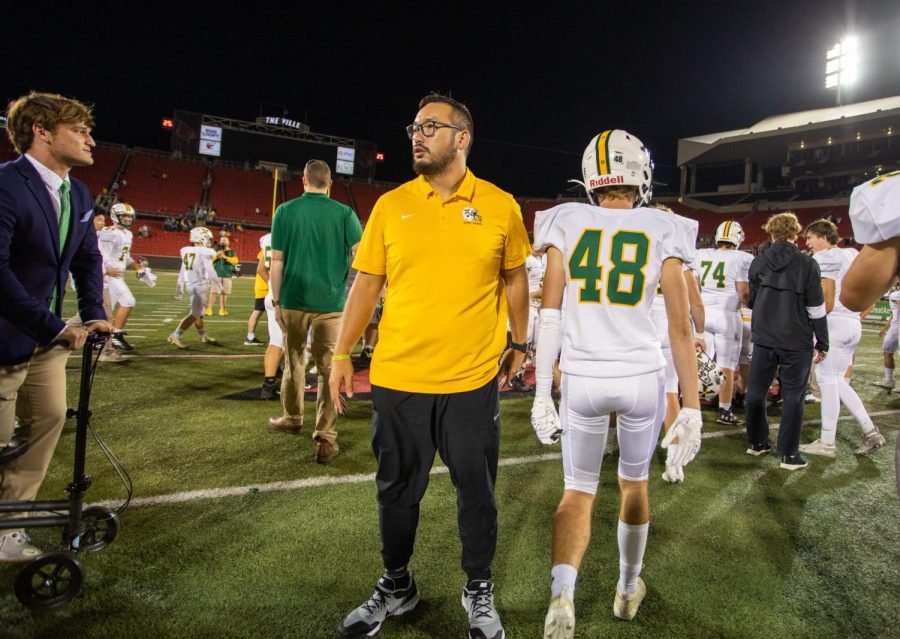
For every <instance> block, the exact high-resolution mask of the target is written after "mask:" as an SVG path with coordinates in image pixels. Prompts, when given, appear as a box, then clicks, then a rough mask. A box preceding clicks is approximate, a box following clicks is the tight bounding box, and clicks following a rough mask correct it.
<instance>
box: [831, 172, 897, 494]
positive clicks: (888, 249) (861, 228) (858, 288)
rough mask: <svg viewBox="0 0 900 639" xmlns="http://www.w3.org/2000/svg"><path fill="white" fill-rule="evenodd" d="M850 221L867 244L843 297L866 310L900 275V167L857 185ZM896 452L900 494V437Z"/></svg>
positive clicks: (846, 303)
mask: <svg viewBox="0 0 900 639" xmlns="http://www.w3.org/2000/svg"><path fill="white" fill-rule="evenodd" d="M850 222H851V223H852V224H853V237H854V239H855V240H856V241H857V242H860V243H862V244H865V246H864V247H863V249H862V251H860V253H859V257H857V258H856V259H855V260H854V261H853V264H852V265H851V266H850V270H849V271H847V274H846V275H845V276H844V281H843V282H842V284H843V286H842V287H841V295H840V300H841V304H843V305H844V306H846V307H847V308H848V309H850V310H851V311H863V310H865V309H867V308H868V307H869V306H871V305H872V304H874V303H875V301H876V300H877V299H878V298H879V297H881V296H882V295H883V294H884V293H885V291H887V289H888V288H889V287H890V285H891V282H893V281H894V278H896V277H897V276H898V275H900V171H892V172H890V173H885V174H884V175H879V176H878V177H876V178H874V179H872V180H869V181H868V182H865V183H863V184H860V185H859V186H857V187H856V188H855V189H853V193H852V194H851V195H850ZM894 455H895V467H896V477H897V494H900V437H898V438H897V444H896V452H895V453H894Z"/></svg>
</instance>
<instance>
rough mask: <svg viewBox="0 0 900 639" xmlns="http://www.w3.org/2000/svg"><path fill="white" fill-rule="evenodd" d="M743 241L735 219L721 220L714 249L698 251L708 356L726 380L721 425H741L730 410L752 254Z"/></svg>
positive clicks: (697, 265)
mask: <svg viewBox="0 0 900 639" xmlns="http://www.w3.org/2000/svg"><path fill="white" fill-rule="evenodd" d="M743 241H744V230H743V229H742V228H741V225H740V224H738V223H737V222H735V221H734V220H729V221H727V222H722V223H721V224H719V228H717V229H716V248H714V249H713V248H708V249H701V250H699V251H697V261H696V264H695V266H696V269H697V275H698V276H699V277H700V290H701V294H702V297H703V306H704V308H705V309H706V332H707V334H708V335H709V339H707V340H706V343H707V345H708V347H709V355H710V357H712V358H714V359H715V360H716V362H717V363H718V364H719V368H721V369H722V372H723V373H724V374H725V381H724V382H723V383H722V387H721V388H720V389H719V413H718V416H717V417H716V421H717V422H719V423H720V424H740V423H741V420H739V419H738V418H737V417H735V416H734V413H732V412H731V396H732V394H733V392H734V372H735V370H737V366H738V361H739V359H740V354H741V339H742V332H743V327H742V323H741V304H742V303H746V301H747V298H748V297H749V296H750V284H749V281H750V278H749V276H748V275H747V272H748V271H749V269H750V262H752V261H753V256H752V255H750V254H749V253H746V252H744V251H739V250H737V249H738V247H740V245H741V242H743Z"/></svg>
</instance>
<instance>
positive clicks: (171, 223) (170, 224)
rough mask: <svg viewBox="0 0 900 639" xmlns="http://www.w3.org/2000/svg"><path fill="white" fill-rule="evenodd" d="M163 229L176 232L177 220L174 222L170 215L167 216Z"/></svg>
mask: <svg viewBox="0 0 900 639" xmlns="http://www.w3.org/2000/svg"><path fill="white" fill-rule="evenodd" d="M163 228H164V229H166V230H167V231H177V230H178V220H176V219H175V218H174V217H172V216H171V215H167V216H166V219H165V220H164V221H163Z"/></svg>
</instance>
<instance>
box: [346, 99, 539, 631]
mask: <svg viewBox="0 0 900 639" xmlns="http://www.w3.org/2000/svg"><path fill="white" fill-rule="evenodd" d="M472 132H473V124H472V116H471V114H470V113H469V110H468V109H467V108H466V107H465V105H463V104H461V103H460V102H458V101H456V100H454V99H452V98H449V97H447V96H442V95H437V94H432V95H429V96H426V97H425V98H423V99H422V101H421V102H420V103H419V112H418V114H417V115H416V119H415V122H414V123H413V124H411V125H410V126H409V127H407V133H408V134H409V138H410V140H411V141H412V153H413V168H414V169H415V171H416V173H417V174H418V175H419V177H418V178H417V179H415V180H413V181H411V182H407V183H406V184H404V185H402V186H400V187H399V188H397V189H394V190H393V191H390V192H389V193H386V194H385V195H383V196H382V197H381V198H380V199H379V200H378V202H377V203H376V204H375V208H374V209H373V211H372V215H371V217H370V218H369V221H368V223H367V224H366V229H365V233H364V234H363V238H362V241H361V242H360V245H359V249H358V251H357V254H356V259H355V260H354V262H353V267H354V268H355V269H357V270H358V271H359V274H358V275H357V277H356V280H355V282H354V283H353V288H352V289H351V291H350V296H349V298H348V299H347V305H346V307H345V310H344V317H343V320H342V324H341V331H340V337H339V338H338V342H337V346H336V348H335V357H334V359H333V363H332V369H331V380H330V383H331V387H332V393H333V394H332V397H333V398H335V399H336V400H337V401H340V394H339V391H340V386H341V383H342V382H343V383H344V384H345V386H346V388H347V394H348V395H351V394H352V388H351V387H350V383H351V379H352V372H353V370H352V367H351V365H350V361H349V353H350V350H351V349H352V348H353V346H354V345H355V344H356V342H357V340H358V339H359V337H360V335H362V332H363V330H364V329H365V327H366V324H367V323H368V321H369V318H370V317H371V316H372V311H373V310H374V308H375V303H376V301H377V299H378V296H379V294H380V292H381V288H382V285H383V284H384V282H385V280H387V283H388V286H387V296H386V298H385V303H384V314H383V316H382V319H381V323H380V324H379V341H378V347H377V348H376V349H375V354H374V358H373V359H372V367H371V371H370V376H371V381H372V408H373V416H372V447H373V449H374V451H375V455H376V457H377V458H378V473H377V476H376V484H377V488H378V509H379V521H380V525H381V541H382V551H381V552H382V559H383V561H384V566H385V569H386V572H385V574H384V576H382V577H381V579H379V581H378V584H377V585H376V587H375V592H374V594H373V595H372V597H371V598H370V599H369V600H368V601H366V603H364V604H363V605H362V606H360V607H359V608H357V609H355V610H353V611H352V612H351V613H350V614H349V615H347V617H346V618H345V619H344V620H343V621H342V622H341V624H340V625H339V627H338V635H339V636H342V637H355V636H366V635H368V636H371V635H373V634H375V632H377V631H378V630H379V629H380V627H381V624H382V622H383V621H384V620H385V619H386V618H387V617H390V616H396V615H399V614H403V613H404V612H407V611H409V610H412V608H414V607H415V605H416V604H417V603H418V601H419V593H418V590H417V589H416V585H415V582H414V581H413V579H412V575H411V574H410V573H409V572H408V570H407V565H408V563H409V560H410V558H411V556H412V551H413V543H414V540H415V534H416V527H417V525H418V519H419V502H420V501H421V499H422V497H423V496H424V494H425V488H426V486H427V485H428V473H429V471H430V470H431V466H432V463H433V461H434V454H435V451H437V452H439V453H440V455H441V458H442V459H443V460H444V462H445V463H446V464H447V466H448V468H449V469H450V477H451V479H452V481H453V484H454V486H455V487H456V492H457V507H458V524H459V532H460V538H461V541H462V567H463V570H465V572H466V575H467V577H468V582H467V584H466V587H465V589H464V590H463V597H462V602H463V607H464V608H465V609H466V611H467V613H468V615H469V627H470V634H471V636H479V637H485V638H487V639H495V638H496V639H500V638H501V637H503V636H504V635H503V626H502V625H501V623H500V617H499V615H498V614H497V610H496V608H495V606H494V599H493V592H494V587H493V584H492V583H491V563H492V561H493V556H494V550H495V547H496V539H497V508H496V505H495V502H494V481H495V479H496V475H497V460H498V457H499V444H500V428H499V427H500V424H499V415H500V403H499V398H498V371H499V372H500V380H508V379H509V377H510V375H511V373H515V372H516V371H517V370H518V369H519V367H520V366H521V364H522V361H523V359H524V356H525V347H526V345H525V344H524V342H525V338H526V333H527V321H528V278H527V276H526V274H525V266H524V264H525V258H526V256H527V255H528V249H529V246H528V236H527V234H526V232H525V227H524V225H523V223H522V215H521V212H520V211H519V207H518V205H517V204H516V202H515V200H514V199H513V198H512V196H511V195H509V194H508V193H505V192H504V191H501V190H500V189H498V188H497V187H496V186H494V185H493V184H490V183H489V182H485V181H484V180H479V179H478V178H476V177H475V176H474V175H472V172H471V171H469V170H468V169H467V168H466V158H467V155H468V152H469V149H470V148H471V145H472ZM507 306H508V307H509V309H510V313H509V315H510V318H509V319H510V326H511V330H512V340H513V349H510V350H509V351H507V352H506V353H504V347H505V345H506V320H507ZM501 355H503V357H502V358H501ZM501 361H502V365H501V364H498V362H501ZM500 368H502V369H503V370H502V371H500ZM342 409H343V405H342V404H341V405H339V406H338V410H341V411H342ZM373 599H374V600H375V602H376V605H372V602H373Z"/></svg>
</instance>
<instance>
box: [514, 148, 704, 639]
mask: <svg viewBox="0 0 900 639" xmlns="http://www.w3.org/2000/svg"><path fill="white" fill-rule="evenodd" d="M582 173H583V176H584V186H585V188H586V189H587V192H588V197H589V198H590V201H591V203H590V204H582V203H575V202H569V203H565V204H561V205H559V206H557V207H554V208H552V209H550V210H548V211H543V212H540V213H538V215H537V217H536V219H535V229H536V231H535V246H536V248H537V249H539V250H546V251H547V269H546V272H545V274H544V290H543V298H542V305H541V322H540V328H539V335H538V342H537V344H538V345H537V354H536V357H535V360H536V368H537V389H536V393H535V400H534V406H533V408H532V414H531V415H532V417H531V420H532V425H533V427H534V429H535V432H536V434H537V436H538V438H539V439H540V441H541V442H542V443H544V444H549V443H551V442H552V441H554V440H555V438H557V437H559V438H560V439H561V441H562V456H563V473H564V476H565V492H564V493H563V497H562V501H561V502H560V504H559V507H558V508H557V510H556V517H555V518H554V526H553V550H552V564H553V569H552V571H551V577H552V580H551V601H550V608H549V611H548V613H547V617H546V621H545V635H544V636H545V637H554V638H557V637H559V638H563V637H572V636H573V634H574V626H575V608H574V592H575V581H576V578H577V575H578V568H579V565H580V563H581V560H582V558H583V557H584V553H585V552H586V551H587V546H588V543H589V541H590V528H591V510H592V508H593V504H594V496H595V494H596V492H597V485H598V482H599V478H600V466H601V463H602V461H603V452H604V448H605V446H606V434H607V429H608V427H609V414H610V413H611V412H615V413H616V414H617V415H618V433H619V447H620V457H619V468H618V475H619V488H620V491H621V495H622V502H621V509H620V512H619V523H618V533H617V536H618V542H619V565H620V573H619V582H618V585H617V587H616V597H615V600H614V603H613V614H615V616H617V617H619V618H621V619H626V620H630V619H633V618H634V616H635V614H636V613H637V610H638V607H639V606H640V603H641V600H642V599H643V598H644V595H645V594H646V587H645V586H644V582H643V581H642V580H641V579H640V577H639V575H640V572H641V567H642V563H643V556H644V549H645V547H646V544H647V533H648V528H649V521H650V501H649V495H648V490H647V489H648V477H649V468H650V462H651V460H652V459H653V452H654V450H655V449H656V444H657V439H658V437H659V429H660V424H661V423H662V419H663V415H664V413H665V406H666V405H665V398H664V392H663V391H664V378H665V375H664V368H665V359H664V358H663V355H662V349H661V346H660V342H659V340H658V338H657V335H656V330H655V328H654V325H653V322H652V321H651V319H650V317H649V312H648V310H649V306H650V304H651V303H652V300H653V297H654V292H655V290H656V287H657V285H660V286H661V288H662V293H663V297H664V298H665V305H666V312H667V314H668V318H669V342H670V347H671V349H672V357H673V360H674V363H675V370H676V371H677V373H678V380H679V383H680V385H681V390H682V394H683V404H684V408H682V409H681V411H680V412H679V413H678V416H677V417H676V419H675V422H674V424H673V425H672V427H671V428H670V430H669V432H668V433H667V435H666V437H665V439H664V440H663V446H664V447H671V446H675V445H677V446H678V448H677V449H676V453H675V454H674V455H670V458H671V459H670V461H671V462H672V464H673V465H674V466H675V467H676V468H679V469H680V467H681V466H683V465H684V464H686V463H687V462H688V461H690V459H692V458H693V456H694V455H695V454H696V453H697V451H698V450H699V448H700V430H701V426H702V421H701V418H700V401H699V397H698V391H697V360H696V357H695V354H694V338H693V331H692V329H691V321H690V316H689V302H688V292H687V286H686V283H685V280H684V276H683V275H682V272H683V270H684V265H685V264H690V263H691V262H692V261H693V260H694V245H693V243H692V242H691V241H690V240H689V238H688V234H686V233H685V232H684V230H683V228H682V223H681V222H679V220H678V217H677V216H675V215H672V214H671V213H666V212H663V211H659V210H656V209H651V208H646V207H645V206H644V205H645V204H646V203H647V201H648V200H649V199H650V193H651V187H650V185H651V180H652V177H653V176H652V164H651V162H650V156H649V153H648V151H647V149H646V148H645V147H644V145H643V144H642V143H641V141H640V140H638V139H637V138H636V137H634V136H633V135H630V134H629V133H627V132H625V131H621V130H613V131H604V132H603V133H601V134H600V135H598V136H596V137H594V138H593V139H592V140H591V142H590V144H588V146H587V148H586V149H585V151H584V156H583V159H582ZM635 206H637V207H638V208H635ZM563 293H565V311H566V313H565V316H566V330H565V332H564V334H563V332H562V331H561V330H560V309H561V307H562V304H563ZM560 347H561V350H562V354H561V357H560V368H561V369H562V372H563V377H562V401H561V403H560V413H559V415H558V416H557V413H556V409H555V408H554V406H553V401H552V400H551V398H550V386H551V379H552V365H553V360H554V359H555V358H556V356H557V353H559V352H560ZM676 442H677V443H676Z"/></svg>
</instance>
